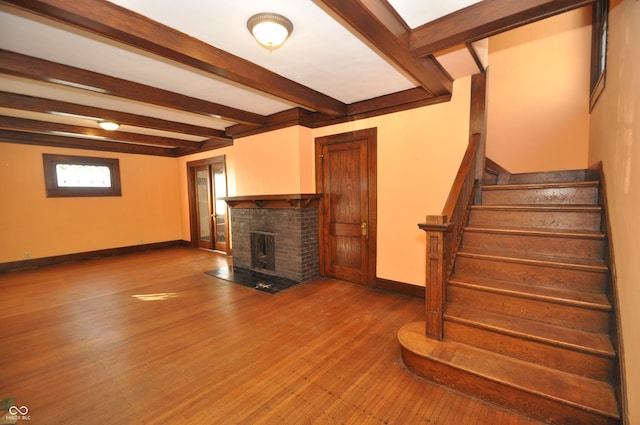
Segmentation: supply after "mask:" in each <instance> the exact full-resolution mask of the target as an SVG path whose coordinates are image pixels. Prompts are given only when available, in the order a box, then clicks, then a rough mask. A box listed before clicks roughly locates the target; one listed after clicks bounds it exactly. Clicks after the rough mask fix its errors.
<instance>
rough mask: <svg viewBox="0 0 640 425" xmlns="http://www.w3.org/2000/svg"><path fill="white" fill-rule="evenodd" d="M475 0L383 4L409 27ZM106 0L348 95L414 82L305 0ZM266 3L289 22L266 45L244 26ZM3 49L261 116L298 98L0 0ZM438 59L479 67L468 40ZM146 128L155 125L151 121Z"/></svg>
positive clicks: (82, 96) (111, 101) (53, 89)
mask: <svg viewBox="0 0 640 425" xmlns="http://www.w3.org/2000/svg"><path fill="white" fill-rule="evenodd" d="M477 1H478V0H455V1H453V0H447V1H446V2H435V1H425V0H422V1H418V0H389V3H390V4H391V5H392V6H393V7H394V8H395V9H396V10H397V11H398V13H399V14H400V15H401V16H402V17H403V19H404V20H405V21H406V22H407V24H408V25H409V26H410V27H417V26H419V25H421V24H424V23H426V22H429V21H431V20H434V19H437V18H438V17H440V16H443V15H446V14H448V13H451V12H453V11H455V10H457V9H460V8H463V7H466V6H468V5H470V4H473V3H476V2H477ZM112 2H113V3H115V4H118V5H120V6H122V7H125V8H127V9H130V10H133V11H135V12H138V13H140V14H142V15H144V16H147V17H149V18H151V19H153V20H155V21H157V22H160V23H162V24H165V25H167V26H170V27H172V28H174V29H177V30H179V31H181V32H184V33H186V34H188V35H190V36H192V37H195V38H197V39H200V40H202V41H204V42H206V43H208V44H210V45H213V46H215V47H217V48H220V49H222V50H225V51H227V52H229V53H232V54H234V55H236V56H239V57H242V58H244V59H247V60H249V61H251V62H253V63H256V64H258V65H260V66H262V67H264V68H266V69H268V70H271V71H273V72H275V73H277V74H280V75H282V76H284V77H286V78H288V79H290V80H293V81H296V82H298V83H300V84H303V85H305V86H307V87H310V88H312V89H314V90H317V91H319V92H321V93H324V94H326V95H328V96H331V97H333V98H335V99H338V100H340V101H342V102H343V103H346V104H350V103H353V102H356V101H360V100H365V99H371V98H374V97H378V96H381V95H385V94H390V93H395V92H398V91H401V90H405V89H409V88H413V87H416V84H415V83H414V82H413V81H411V79H409V78H407V77H406V76H405V75H403V74H402V73H401V72H399V71H398V70H397V69H396V68H395V67H393V66H392V65H390V64H389V63H388V62H387V61H386V60H385V59H384V58H382V57H381V56H379V55H378V54H377V53H376V52H375V51H374V50H372V49H371V48H369V46H368V45H367V44H366V43H365V42H363V41H361V40H360V39H359V38H358V37H356V36H354V35H353V34H352V33H350V32H349V30H347V29H345V27H344V26H343V25H341V24H340V23H339V22H338V21H337V20H335V19H334V18H333V17H332V16H331V15H330V14H328V13H327V12H326V11H324V10H323V9H322V8H321V7H319V6H318V5H317V4H316V3H314V2H313V1H310V0H241V1H239V0H180V1H177V0H113V1H112ZM265 11H269V12H276V13H280V14H283V15H285V16H287V17H288V18H289V19H290V20H291V21H292V22H293V24H294V30H293V33H292V35H291V37H290V38H289V39H288V40H287V41H286V43H285V44H284V46H283V47H282V48H280V49H278V50H275V51H273V52H269V51H267V50H265V49H264V48H262V47H260V46H259V45H258V43H257V42H256V41H255V40H254V39H253V38H252V37H251V35H250V34H249V31H248V30H247V28H246V22H247V19H248V18H249V17H250V16H252V15H253V14H255V13H259V12H265ZM480 47H482V46H480ZM0 48H1V49H6V50H10V51H15V52H19V53H23V54H26V55H30V56H35V57H37V58H41V59H46V60H50V61H54V62H58V63H61V64H65V65H71V66H74V67H79V68H84V69H88V70H91V71H95V72H99V73H102V74H107V75H111V76H114V77H118V78H122V79H125V80H130V81H134V82H138V83H142V84H145V85H149V86H153V87H158V88H162V89H164V90H169V91H172V92H176V93H181V94H185V95H188V96H192V97H195V98H199V99H203V100H208V101H212V102H216V103H219V104H223V105H228V106H232V107H234V108H238V109H242V110H247V111H251V112H255V113H258V114H261V115H270V114H273V113H276V112H279V111H283V110H287V109H290V108H292V107H294V106H297V105H294V104H291V103H288V102H286V101H283V100H281V99H275V98H272V97H271V96H268V95H266V94H264V93H260V92H255V91H252V90H248V89H247V88H245V87H240V86H237V85H234V84H233V83H230V82H229V81H226V80H222V79H219V78H217V77H215V76H212V75H211V74H207V73H204V72H201V71H198V70H195V69H192V68H188V67H186V66H184V65H181V64H178V63H174V62H170V61H168V60H166V59H163V58H160V57H158V56H155V55H153V54H150V53H146V52H143V51H140V50H138V49H135V48H132V47H129V46H125V45H122V44H119V43H115V42H112V41H110V40H107V39H104V38H102V37H99V36H95V35H93V34H89V33H86V32H83V31H80V30H77V29H75V28H72V27H70V26H67V25H64V24H60V23H58V22H54V21H51V20H49V19H44V18H40V17H38V16H36V15H33V14H30V13H27V12H22V11H20V10H18V9H16V8H14V7H12V6H8V5H6V4H0ZM438 58H439V60H440V61H441V63H442V64H443V65H444V66H445V67H446V69H447V71H448V72H449V74H450V75H452V76H453V77H454V78H460V77H462V76H465V75H470V74H472V73H476V72H477V67H476V66H475V64H474V63H473V60H472V59H471V56H470V55H469V53H468V51H467V49H466V48H461V49H457V50H455V49H454V51H450V52H447V55H444V56H439V57H438ZM0 90H2V91H7V92H14V93H23V94H30V95H33V96H40V97H47V98H51V99H57V100H65V101H67V102H74V103H82V104H85V105H90V106H97V107H102V108H108V109H115V110H121V111H126V112H132V113H136V114H140V115H148V116H153V117H157V118H163V119H168V120H173V121H179V122H185V123H192V124H197V125H203V126H208V127H212V128H218V129H224V128H225V127H227V126H229V125H231V124H233V123H231V122H228V121H223V120H220V119H215V118H212V117H205V116H201V115H195V114H189V113H186V112H181V111H176V110H169V109H167V108H160V107H157V106H151V105H145V104H142V103H139V102H132V101H128V100H123V99H118V98H114V97H111V96H107V95H103V94H99V93H92V92H89V91H86V90H80V89H73V88H68V87H65V86H61V85H57V84H50V83H43V82H35V81H32V80H27V79H23V78H18V77H12V76H8V75H3V74H0ZM0 113H1V114H3V115H9V116H19V117H31V118H33V117H34V115H44V114H34V113H27V112H22V111H15V110H11V109H7V108H5V109H2V110H0ZM37 119H45V120H49V121H55V120H58V121H63V122H70V123H73V124H79V122H78V120H77V119H71V118H60V117H52V116H47V117H42V116H38V117H37ZM85 121H86V120H85ZM82 125H87V126H89V125H95V123H93V122H83V123H82ZM122 130H125V129H122ZM129 130H130V131H139V132H142V131H141V130H134V129H129ZM151 132H152V133H153V134H156V133H155V130H153V131H151Z"/></svg>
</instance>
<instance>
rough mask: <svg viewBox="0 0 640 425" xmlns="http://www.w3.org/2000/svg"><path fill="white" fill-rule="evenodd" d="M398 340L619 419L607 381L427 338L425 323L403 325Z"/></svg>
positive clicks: (448, 361) (405, 345)
mask: <svg viewBox="0 0 640 425" xmlns="http://www.w3.org/2000/svg"><path fill="white" fill-rule="evenodd" d="M398 340H399V341H400V343H401V345H402V347H403V348H404V349H406V350H409V351H411V352H413V353H415V354H416V355H418V356H421V357H424V358H429V359H433V360H435V361H438V362H441V363H444V364H447V365H450V366H452V367H454V368H457V369H460V370H464V371H467V372H469V373H472V374H475V375H479V376H483V377H485V378H487V379H491V380H494V381H496V382H501V383H503V384H504V385H508V386H510V387H514V388H518V389H521V390H524V391H527V392H530V393H535V394H538V395H540V396H542V397H547V398H550V399H554V400H556V401H562V402H564V403H567V404H570V405H573V406H579V407H582V408H583V409H585V410H589V411H595V412H598V413H599V414H601V415H604V416H607V417H610V418H616V419H617V418H619V413H618V409H617V403H616V399H615V394H614V391H613V388H612V387H611V386H610V385H608V384H607V383H605V382H602V381H598V380H595V379H591V378H586V377H582V376H578V375H574V374H571V373H568V372H563V371H559V370H556V369H551V368H548V367H545V366H540V365H536V364H533V363H528V362H525V361H522V360H519V359H515V358H513V357H509V356H505V355H502V354H498V353H494V352H491V351H487V350H483V349H480V348H476V347H472V346H469V345H466V344H462V343H457V342H455V341H448V340H444V341H436V340H433V339H430V338H426V337H425V323H424V322H416V323H409V324H407V325H405V326H403V327H402V328H401V329H400V331H399V332H398Z"/></svg>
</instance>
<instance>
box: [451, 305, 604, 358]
mask: <svg viewBox="0 0 640 425" xmlns="http://www.w3.org/2000/svg"><path fill="white" fill-rule="evenodd" d="M444 317H445V318H446V319H447V320H451V321H456V322H459V323H460V322H463V323H466V324H469V325H471V326H476V327H482V328H484V329H492V330H494V331H496V332H501V333H506V334H510V335H513V336H519V337H523V338H526V339H530V340H534V341H539V342H545V343H548V344H552V345H556V346H562V347H565V348H571V349H575V350H579V351H582V352H588V353H592V354H596V355H600V356H604V357H613V356H615V351H614V349H613V346H612V345H611V341H610V340H609V337H608V335H605V334H598V333H591V332H584V331H580V330H577V329H572V328H567V327H563V326H558V325H552V324H549V323H543V322H538V321H535V320H529V319H523V318H520V317H516V316H510V315H507V314H502V313H497V312H490V311H484V310H478V309H474V308H472V307H468V306H463V305H460V304H456V303H449V304H447V311H446V313H445V314H444Z"/></svg>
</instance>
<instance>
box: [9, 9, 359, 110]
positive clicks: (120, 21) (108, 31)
mask: <svg viewBox="0 0 640 425" xmlns="http://www.w3.org/2000/svg"><path fill="white" fill-rule="evenodd" d="M3 1H4V2H5V3H8V4H11V5H14V6H17V7H20V8H22V9H24V10H27V11H30V12H33V13H37V14H39V15H42V16H45V17H47V18H51V19H55V20H58V21H61V22H64V23H66V24H70V25H73V26H75V27H77V28H80V29H82V30H86V31H90V32H92V33H94V34H98V35H100V36H103V37H106V38H109V39H111V40H114V41H117V42H120V43H123V44H126V45H129V46H133V47H135V48H138V49H142V50H146V51H148V52H151V53H153V54H156V55H159V56H161V57H164V58H167V59H170V60H173V61H176V62H179V63H182V64H185V65H188V66H191V67H194V68H196V69H199V70H201V71H205V72H207V73H211V74H213V75H215V76H217V77H221V78H224V79H227V80H230V81H233V82H235V83H238V84H241V85H243V86H246V87H249V88H251V89H254V90H258V91H261V92H263V93H267V94H270V95H272V96H275V97H277V98H280V99H285V100H287V101H289V102H293V103H295V104H298V105H301V106H303V107H305V108H308V109H310V110H314V111H321V112H323V113H326V114H330V115H344V114H345V113H346V109H347V107H346V105H345V104H344V103H342V102H340V101H338V100H336V99H334V98H332V97H330V96H327V95H325V94H323V93H320V92H318V91H316V90H313V89H311V88H309V87H306V86H304V85H302V84H299V83H297V82H295V81H292V80H289V79H287V78H285V77H283V76H281V75H278V74H276V73H274V72H271V71H269V70H267V69H266V68H263V67H261V66H259V65H256V64H254V63H252V62H249V61H247V60H245V59H242V58H240V57H238V56H235V55H232V54H231V53H228V52H225V51H224V50H220V49H218V48H216V47H214V46H211V45H209V44H207V43H204V42H202V41H200V40H198V39H196V38H194V37H190V36H188V35H186V34H184V33H182V32H180V31H177V30H175V29H173V28H170V27H168V26H166V25H163V24H160V23H158V22H155V21H153V20H151V19H149V18H147V17H145V16H143V15H140V14H138V13H135V12H133V11H130V10H128V9H125V8H123V7H120V6H118V5H116V4H113V3H110V2H108V1H104V0H74V1H68V0H46V1H42V0H3ZM221 115H222V114H221ZM236 121H237V120H236Z"/></svg>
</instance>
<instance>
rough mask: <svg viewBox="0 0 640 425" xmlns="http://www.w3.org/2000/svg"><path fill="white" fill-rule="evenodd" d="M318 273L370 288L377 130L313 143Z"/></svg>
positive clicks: (374, 256)
mask: <svg viewBox="0 0 640 425" xmlns="http://www.w3.org/2000/svg"><path fill="white" fill-rule="evenodd" d="M316 187H317V191H318V193H322V194H323V195H324V196H323V205H322V209H321V213H320V220H319V222H320V232H319V234H320V269H321V273H322V274H323V275H325V276H330V277H334V278H337V279H343V280H348V281H351V282H356V283H360V284H365V285H369V286H372V287H373V286H375V261H376V129H368V130H361V131H356V132H350V133H343V134H338V135H334V136H327V137H321V138H318V139H316Z"/></svg>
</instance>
